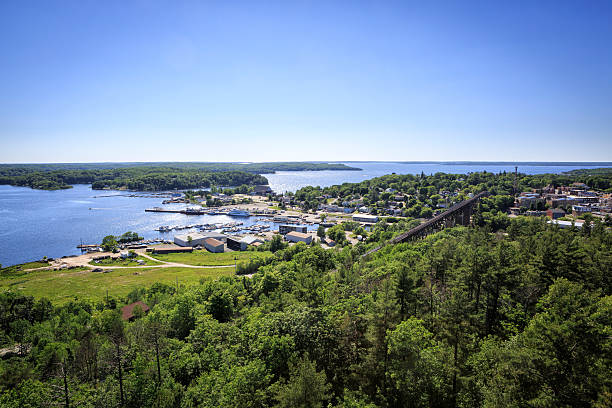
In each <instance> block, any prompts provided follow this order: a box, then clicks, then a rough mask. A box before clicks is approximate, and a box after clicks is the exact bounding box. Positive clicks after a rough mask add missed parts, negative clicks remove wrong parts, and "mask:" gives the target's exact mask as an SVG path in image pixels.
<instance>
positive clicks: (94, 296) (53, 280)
mask: <svg viewBox="0 0 612 408" xmlns="http://www.w3.org/2000/svg"><path fill="white" fill-rule="evenodd" d="M6 269H8V268H6ZM23 269H26V268H23ZM233 274H234V269H233V268H206V269H197V268H141V269H121V268H119V269H114V270H113V271H112V272H108V273H103V272H91V270H90V269H86V268H77V269H71V270H62V271H50V270H46V271H33V272H27V273H25V272H24V273H20V274H18V275H15V274H12V275H10V276H9V275H5V274H2V275H0V290H18V291H20V292H21V293H23V294H25V295H32V296H34V297H36V298H40V297H46V298H47V299H49V300H50V301H51V302H53V303H54V304H62V303H66V302H68V301H70V300H73V299H90V300H94V301H96V300H100V299H102V298H103V297H104V296H106V290H107V289H108V294H109V295H110V296H114V297H122V296H125V295H127V294H128V293H129V292H130V291H131V290H132V289H134V288H136V287H139V286H143V287H149V286H151V285H152V284H154V283H155V282H162V283H166V284H171V285H175V284H176V279H177V278H178V282H179V284H193V283H198V282H199V281H200V279H201V278H217V277H219V276H228V275H233Z"/></svg>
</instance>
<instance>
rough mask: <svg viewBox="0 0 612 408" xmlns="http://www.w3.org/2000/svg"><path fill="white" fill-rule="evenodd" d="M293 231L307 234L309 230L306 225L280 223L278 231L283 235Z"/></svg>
mask: <svg viewBox="0 0 612 408" xmlns="http://www.w3.org/2000/svg"><path fill="white" fill-rule="evenodd" d="M292 231H295V232H301V233H303V234H305V233H306V232H307V230H306V226H305V225H279V226H278V233H279V234H281V235H285V234H288V233H290V232H292Z"/></svg>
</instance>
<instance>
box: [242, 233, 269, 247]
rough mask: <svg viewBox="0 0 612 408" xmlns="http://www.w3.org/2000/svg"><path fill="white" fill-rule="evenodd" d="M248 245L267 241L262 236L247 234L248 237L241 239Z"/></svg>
mask: <svg viewBox="0 0 612 408" xmlns="http://www.w3.org/2000/svg"><path fill="white" fill-rule="evenodd" d="M241 241H242V242H244V243H245V244H247V245H254V244H256V243H260V244H263V243H264V242H265V241H264V240H263V239H262V238H259V237H256V236H254V235H247V236H246V237H244V238H242V239H241Z"/></svg>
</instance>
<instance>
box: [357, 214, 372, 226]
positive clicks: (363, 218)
mask: <svg viewBox="0 0 612 408" xmlns="http://www.w3.org/2000/svg"><path fill="white" fill-rule="evenodd" d="M353 221H355V222H367V223H370V224H375V223H377V222H378V217H377V216H376V215H369V214H353Z"/></svg>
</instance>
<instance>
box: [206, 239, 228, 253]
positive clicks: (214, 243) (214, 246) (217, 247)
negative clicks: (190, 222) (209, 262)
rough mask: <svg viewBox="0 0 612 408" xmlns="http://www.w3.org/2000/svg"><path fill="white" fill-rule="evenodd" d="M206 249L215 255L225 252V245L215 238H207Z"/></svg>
mask: <svg viewBox="0 0 612 408" xmlns="http://www.w3.org/2000/svg"><path fill="white" fill-rule="evenodd" d="M204 248H206V249H207V250H208V251H210V252H213V253H221V252H223V251H225V244H224V243H223V242H221V241H219V240H217V239H214V238H206V239H205V240H204Z"/></svg>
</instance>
